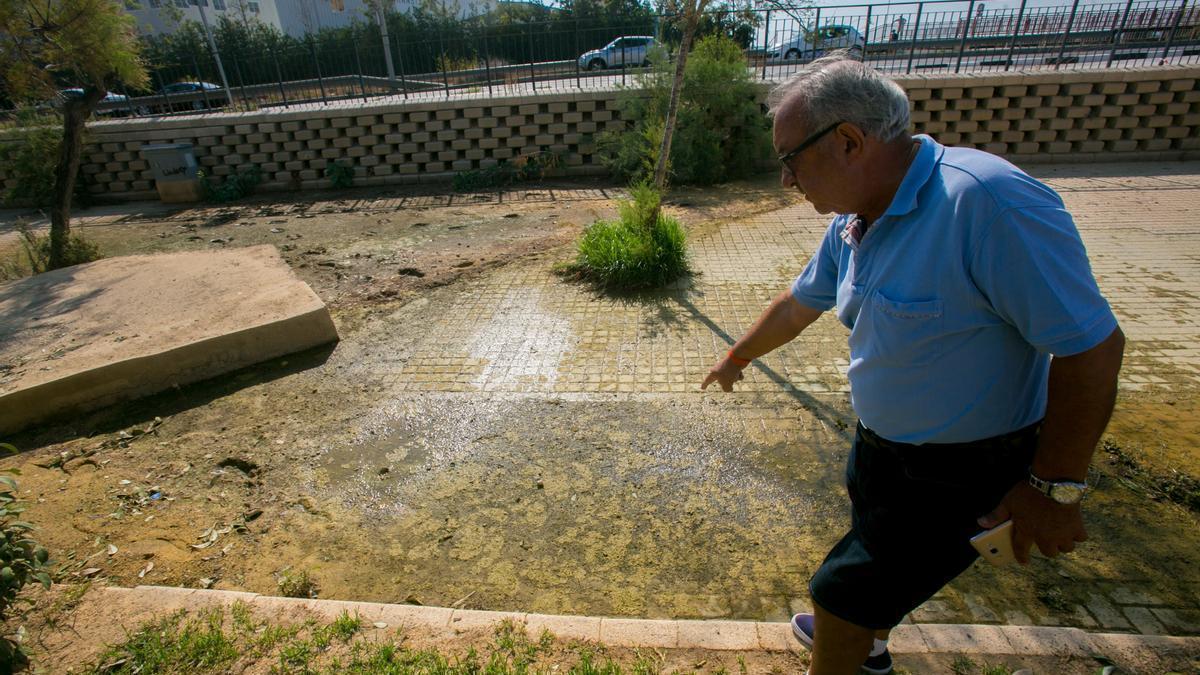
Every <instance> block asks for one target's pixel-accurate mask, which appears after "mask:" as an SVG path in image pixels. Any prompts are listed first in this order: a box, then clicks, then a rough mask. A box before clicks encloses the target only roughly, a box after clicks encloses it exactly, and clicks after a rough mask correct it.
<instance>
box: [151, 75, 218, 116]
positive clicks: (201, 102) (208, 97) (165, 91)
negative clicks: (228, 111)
mask: <svg viewBox="0 0 1200 675" xmlns="http://www.w3.org/2000/svg"><path fill="white" fill-rule="evenodd" d="M156 93H157V94H158V95H160V96H168V97H169V96H181V97H182V101H183V105H180V104H177V103H172V104H171V110H172V111H179V110H188V109H191V110H204V109H205V108H207V107H208V106H210V105H211V106H212V107H214V108H219V107H221V106H223V105H225V104H226V103H228V102H229V101H228V100H227V99H226V97H225V90H224V89H222V88H221V86H220V85H218V84H213V83H212V82H176V83H174V84H168V85H167V86H165V87H163V88H162V89H159V90H158V92H156Z"/></svg>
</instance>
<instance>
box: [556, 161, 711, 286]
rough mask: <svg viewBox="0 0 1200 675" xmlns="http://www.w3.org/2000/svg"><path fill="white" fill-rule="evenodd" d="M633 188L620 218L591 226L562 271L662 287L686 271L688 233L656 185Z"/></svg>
mask: <svg viewBox="0 0 1200 675" xmlns="http://www.w3.org/2000/svg"><path fill="white" fill-rule="evenodd" d="M630 192H631V194H632V197H633V198H632V199H630V200H628V201H623V202H622V203H621V205H620V207H619V210H620V216H619V217H618V218H617V220H613V221H608V220H600V221H596V222H595V223H592V224H591V225H590V226H588V228H587V229H586V230H585V231H584V233H583V238H582V239H581V240H580V241H579V252H578V254H577V255H576V257H575V260H574V261H573V262H571V263H568V264H566V265H562V266H560V267H559V268H558V269H559V272H560V273H562V274H565V275H573V276H576V277H578V278H582V279H588V280H590V281H593V282H595V283H597V284H599V285H600V286H603V287H605V288H609V289H613V290H618V291H632V290H640V289H647V288H656V287H661V286H665V285H666V284H668V283H670V282H672V281H674V280H676V279H678V278H679V277H681V276H683V275H685V274H688V272H689V271H690V270H689V268H688V264H687V235H686V234H685V233H684V231H683V227H682V226H680V224H679V221H677V220H675V219H674V218H671V217H670V216H667V215H665V214H664V213H663V212H662V210H661V209H660V208H659V205H660V202H661V199H662V198H661V196H660V195H659V193H658V191H657V190H655V189H654V188H653V187H652V186H650V185H648V184H641V185H635V186H633V187H632V188H630Z"/></svg>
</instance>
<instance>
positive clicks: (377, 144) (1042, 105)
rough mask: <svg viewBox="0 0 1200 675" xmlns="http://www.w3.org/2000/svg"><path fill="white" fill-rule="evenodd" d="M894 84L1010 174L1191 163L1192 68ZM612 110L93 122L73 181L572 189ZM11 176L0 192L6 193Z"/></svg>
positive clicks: (471, 109) (592, 104) (923, 128)
mask: <svg viewBox="0 0 1200 675" xmlns="http://www.w3.org/2000/svg"><path fill="white" fill-rule="evenodd" d="M897 81H898V82H899V83H900V84H901V86H903V87H904V88H905V90H906V91H907V92H908V94H909V98H910V99H911V101H912V114H913V126H914V130H915V131H918V132H923V133H929V134H932V135H934V136H935V137H936V138H937V139H938V140H940V141H941V142H943V143H946V144H948V145H959V146H971V147H976V148H980V149H983V150H987V151H989V152H993V153H996V154H999V155H1004V156H1006V157H1008V158H1009V159H1011V160H1013V161H1015V162H1018V163H1021V162H1080V161H1113V160H1119V159H1185V158H1191V157H1200V86H1198V85H1197V82H1198V81H1200V68H1198V67H1194V66H1191V67H1188V66H1174V67H1163V68H1153V69H1131V70H1104V71H1074V72H1030V73H999V74H992V73H975V74H969V75H959V76H905V77H902V78H897ZM764 93H765V88H764ZM617 96H618V93H617V92H615V91H579V92H569V93H562V92H556V93H550V94H546V95H538V96H522V97H511V98H494V99H484V98H463V99H451V100H438V101H426V102H419V103H405V102H403V101H400V102H395V101H390V102H387V103H381V102H377V101H368V102H365V103H363V102H339V103H335V104H330V105H328V106H321V105H313V104H308V105H304V106H300V107H298V108H293V109H290V110H289V109H280V108H276V109H271V110H267V111H257V112H251V113H228V114H211V115H204V116H191V117H176V118H167V119H151V120H127V121H114V122H101V123H95V124H92V125H91V126H90V133H91V141H90V143H89V144H88V146H87V147H86V148H85V149H84V152H83V162H84V163H83V165H82V167H81V172H82V174H83V176H84V177H85V180H86V182H87V189H88V190H90V191H92V192H94V193H100V194H108V195H113V196H117V197H125V198H129V199H142V198H156V194H155V192H154V183H153V179H152V176H151V173H150V170H149V165H148V164H147V162H146V160H145V159H144V158H143V157H142V155H141V153H140V148H141V146H142V145H145V144H147V143H165V142H188V143H192V144H193V145H194V146H195V148H196V156H197V159H198V161H199V162H200V165H201V166H202V167H204V169H205V170H206V172H208V173H209V174H210V175H213V176H218V177H220V176H227V175H229V174H231V173H233V172H235V171H237V170H238V169H240V168H244V167H247V166H250V165H256V166H258V167H259V169H260V170H261V171H262V177H263V186H264V187H266V188H268V189H304V188H315V187H327V186H328V185H329V184H330V181H329V179H327V178H326V177H325V168H326V167H327V166H329V165H330V164H331V163H333V162H337V161H341V162H343V163H348V164H351V165H353V166H354V173H355V181H354V182H355V185H382V184H391V183H415V182H423V181H445V180H449V179H450V178H451V177H452V176H453V175H454V174H456V173H458V172H462V171H467V170H471V169H480V168H487V167H489V166H493V165H495V164H497V163H499V162H501V161H503V160H510V161H511V160H513V159H515V158H518V157H520V156H522V155H528V154H534V153H539V152H544V151H547V152H553V153H556V154H558V155H559V156H560V158H561V171H562V173H565V174H567V175H589V174H603V173H604V168H603V166H602V165H601V164H600V163H599V158H598V157H597V155H596V152H595V151H596V145H595V134H596V133H597V132H600V131H604V130H606V129H614V128H620V127H621V126H622V125H623V122H622V121H621V119H620V112H619V110H618V105H617ZM764 159H766V158H764ZM6 171H7V168H6V167H0V183H2V184H5V185H6V186H11V183H12V179H11V177H9V176H7V175H6Z"/></svg>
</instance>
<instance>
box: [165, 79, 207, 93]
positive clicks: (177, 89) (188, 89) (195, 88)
mask: <svg viewBox="0 0 1200 675" xmlns="http://www.w3.org/2000/svg"><path fill="white" fill-rule="evenodd" d="M220 88H221V86H220V85H217V84H213V83H212V82H176V83H175V84H168V85H167V86H165V87H163V88H162V89H159V90H158V93H160V94H190V93H192V92H204V91H215V90H217V89H220Z"/></svg>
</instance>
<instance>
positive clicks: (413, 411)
mask: <svg viewBox="0 0 1200 675" xmlns="http://www.w3.org/2000/svg"><path fill="white" fill-rule="evenodd" d="M784 407H793V408H794V410H793V411H789V412H794V413H795V414H797V415H807V413H806V412H805V411H804V410H803V409H802V408H800V407H799V406H789V405H786V404H785V406H784ZM729 408H730V406H719V405H705V404H681V403H678V402H668V401H650V400H647V401H622V402H613V401H596V400H573V401H568V400H543V399H531V398H514V399H510V400H500V401H498V400H495V399H494V398H491V397H489V398H483V397H480V396H478V395H468V396H443V397H436V398H435V397H424V398H421V399H413V400H411V401H405V402H403V403H398V404H397V406H396V407H395V408H394V409H393V410H392V411H391V414H390V415H389V416H388V417H387V418H386V419H383V420H380V424H379V425H377V427H376V428H375V429H374V430H373V431H371V432H368V433H365V434H364V435H363V436H362V437H361V438H360V439H359V441H358V442H356V443H353V444H351V445H348V446H346V447H341V448H336V449H331V450H329V451H328V452H327V453H326V454H325V456H324V460H323V462H322V468H321V471H320V472H319V474H322V475H321V478H320V479H319V480H318V481H317V482H318V484H320V485H321V486H322V487H321V488H320V490H321V492H323V496H324V497H325V498H326V499H328V500H332V501H335V502H336V503H338V504H339V510H341V511H343V512H344V513H346V514H355V515H356V518H357V522H355V523H354V524H353V525H354V527H355V528H358V529H359V530H360V532H359V536H361V537H362V538H363V539H364V540H368V541H374V542H379V543H381V544H383V543H385V542H386V544H385V545H386V547H387V549H388V551H389V556H390V557H391V558H392V561H391V565H392V568H393V569H395V570H400V571H402V572H401V575H400V578H401V579H402V580H403V581H402V583H401V586H402V588H398V589H396V590H395V591H393V592H394V593H396V594H398V595H399V596H400V597H402V598H403V597H407V596H410V595H411V596H415V598H416V599H419V600H420V601H421V602H424V603H426V604H451V603H453V602H454V601H455V600H457V599H459V598H461V597H462V596H463V595H465V594H466V593H468V592H470V593H472V597H471V603H470V605H471V606H480V607H487V608H489V609H510V610H512V609H522V610H528V611H547V612H564V613H592V614H615V615H628V616H676V617H686V616H694V617H705V616H711V617H715V616H755V617H758V618H763V617H765V616H774V617H776V618H778V617H780V616H786V613H787V611H788V609H787V608H788V603H789V601H791V600H792V599H795V598H798V597H802V596H804V595H805V590H804V589H805V585H806V583H807V580H808V578H809V576H810V575H811V573H812V571H813V569H815V567H816V565H817V564H819V562H820V560H821V558H822V557H823V556H824V553H825V551H826V550H828V547H829V546H830V545H831V544H832V543H833V541H835V540H836V539H837V538H838V537H839V536H840V535H841V531H842V528H843V524H844V522H845V513H844V508H845V500H844V498H842V497H837V498H834V495H835V494H839V493H837V492H836V491H838V490H839V489H840V488H839V487H838V486H839V485H840V480H841V478H840V477H841V473H842V466H843V462H844V461H845V443H844V441H842V440H840V437H836V436H831V437H830V438H828V439H827V440H826V441H822V442H813V441H812V440H811V435H810V440H808V441H807V442H801V441H800V440H799V437H797V436H796V434H795V433H794V430H793V432H791V433H788V432H786V431H782V430H781V427H777V426H772V425H770V424H768V423H769V422H771V421H772V420H773V419H777V416H778V414H779V412H780V411H779V410H759V411H746V410H730V409H729ZM401 591H403V592H401Z"/></svg>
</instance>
